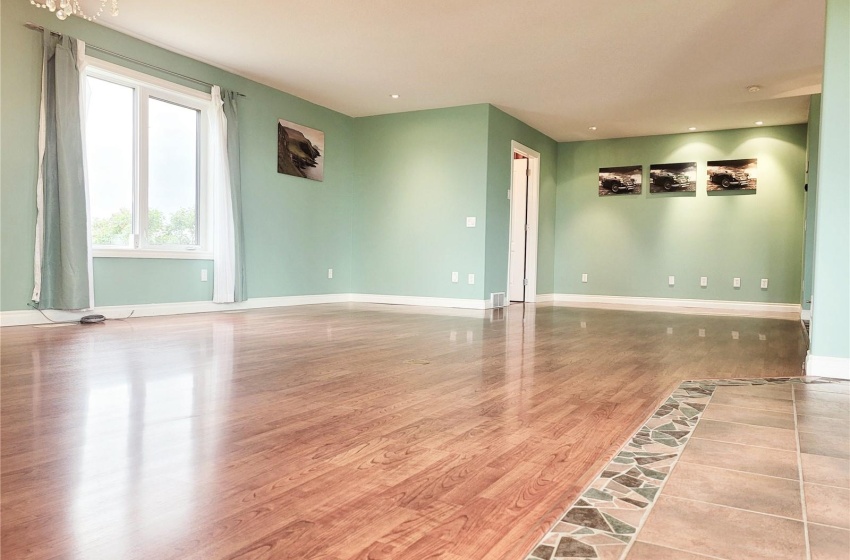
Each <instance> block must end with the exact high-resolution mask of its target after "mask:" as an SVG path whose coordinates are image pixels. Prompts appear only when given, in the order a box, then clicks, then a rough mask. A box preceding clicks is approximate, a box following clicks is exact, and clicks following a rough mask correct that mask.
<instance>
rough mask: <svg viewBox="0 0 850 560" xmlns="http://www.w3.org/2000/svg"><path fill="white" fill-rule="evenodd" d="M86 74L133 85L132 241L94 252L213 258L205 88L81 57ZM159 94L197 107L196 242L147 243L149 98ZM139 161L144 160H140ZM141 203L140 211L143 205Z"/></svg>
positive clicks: (179, 102)
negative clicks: (192, 86) (84, 59)
mask: <svg viewBox="0 0 850 560" xmlns="http://www.w3.org/2000/svg"><path fill="white" fill-rule="evenodd" d="M86 76H91V77H93V78H98V79H101V80H106V81H108V82H112V83H114V84H118V85H122V86H127V87H131V88H133V90H134V100H135V115H134V119H133V120H134V123H133V124H134V129H135V135H134V136H135V137H134V172H133V224H132V230H133V233H132V235H133V246H132V247H130V246H127V247H110V246H106V245H94V246H93V247H92V256H94V257H119V258H128V257H129V258H143V259H212V258H213V252H212V251H213V231H212V195H211V193H210V192H209V190H210V189H209V181H208V178H209V169H208V167H209V110H210V99H211V98H210V94H209V93H205V92H202V91H198V90H195V89H192V88H189V87H186V86H182V85H180V84H176V83H173V82H170V81H167V80H163V79H160V78H157V77H154V76H151V75H148V74H144V73H142V72H137V71H135V70H131V69H129V68H125V67H123V66H119V65H117V64H112V63H110V62H107V61H105V60H100V59H97V58H92V57H86ZM151 97H153V98H155V99H160V100H162V101H166V102H170V103H174V104H177V105H181V106H183V107H187V108H190V109H195V110H197V111H198V112H199V115H198V119H199V123H198V124H199V127H198V129H199V134H198V136H199V138H198V157H199V161H198V186H199V188H198V191H199V192H198V209H197V211H198V214H199V216H198V232H197V235H198V241H199V244H198V245H148V244H147V239H146V234H147V226H148V224H147V221H148V176H147V175H148V169H147V165H146V163H147V161H148V157H147V156H148V154H147V152H148V127H147V126H141V123H147V112H148V102H147V101H148V99H149V98H151ZM143 162H144V163H145V164H143ZM143 209H144V211H142V210H143Z"/></svg>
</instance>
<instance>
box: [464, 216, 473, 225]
mask: <svg viewBox="0 0 850 560" xmlns="http://www.w3.org/2000/svg"><path fill="white" fill-rule="evenodd" d="M466 227H475V216H470V217H468V218H467V219H466Z"/></svg>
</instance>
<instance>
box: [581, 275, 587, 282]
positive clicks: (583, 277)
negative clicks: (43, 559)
mask: <svg viewBox="0 0 850 560" xmlns="http://www.w3.org/2000/svg"><path fill="white" fill-rule="evenodd" d="M581 281H582V283H584V284H587V274H582V275H581Z"/></svg>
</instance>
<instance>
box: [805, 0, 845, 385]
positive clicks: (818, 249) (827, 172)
mask: <svg viewBox="0 0 850 560" xmlns="http://www.w3.org/2000/svg"><path fill="white" fill-rule="evenodd" d="M848 100H850V2H848V1H847V0H827V3H826V50H825V56H824V78H823V99H822V105H821V121H820V124H821V129H820V153H819V158H818V170H817V173H818V201H817V218H816V220H815V256H814V285H813V287H812V294H813V296H814V297H813V300H812V346H811V354H813V355H815V356H827V357H835V358H850V133H848V131H850V101H848ZM845 373H846V372H845Z"/></svg>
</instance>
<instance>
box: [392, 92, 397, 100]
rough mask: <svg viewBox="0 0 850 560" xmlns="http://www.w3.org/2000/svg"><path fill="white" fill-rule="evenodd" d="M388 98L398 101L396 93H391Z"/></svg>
mask: <svg viewBox="0 0 850 560" xmlns="http://www.w3.org/2000/svg"><path fill="white" fill-rule="evenodd" d="M390 97H392V98H393V99H398V94H397V93H393V94H392V95H390Z"/></svg>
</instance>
